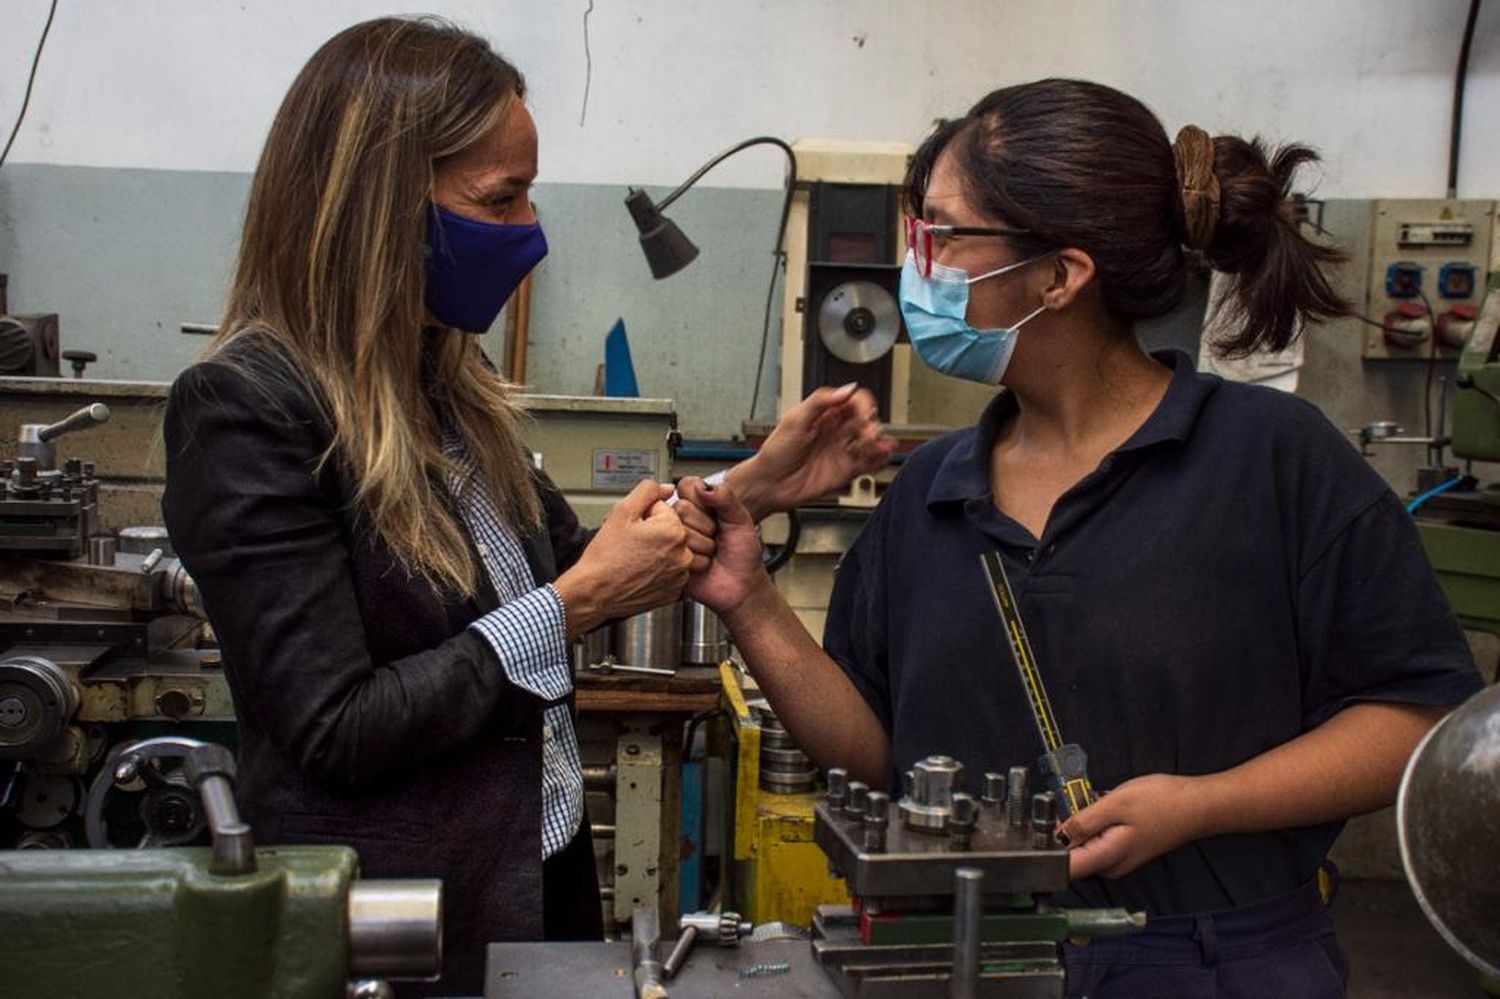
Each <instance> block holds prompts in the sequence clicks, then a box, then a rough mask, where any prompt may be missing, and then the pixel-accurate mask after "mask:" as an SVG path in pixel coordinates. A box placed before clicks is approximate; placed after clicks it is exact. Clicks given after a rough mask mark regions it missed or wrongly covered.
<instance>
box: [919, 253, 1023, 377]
mask: <svg viewBox="0 0 1500 999" xmlns="http://www.w3.org/2000/svg"><path fill="white" fill-rule="evenodd" d="M1044 256H1046V254H1045V253H1044V254H1041V255H1039V256H1035V257H1028V258H1027V259H1025V260H1022V261H1020V262H1019V263H1014V264H1008V265H1006V266H1004V267H1000V268H997V269H996V270H993V271H990V272H989V273H987V274H981V275H979V276H978V277H969V274H968V272H967V271H964V270H960V269H959V268H957V267H945V266H943V265H942V264H939V263H937V262H934V263H933V265H932V276H931V277H925V278H924V277H923V276H922V274H921V272H920V271H918V270H917V262H916V258H915V257H914V256H913V255H912V253H911V251H909V250H908V251H907V254H906V264H905V265H904V266H903V267H902V268H901V316H902V318H904V319H905V320H906V333H907V336H909V337H910V338H911V345H912V347H914V348H915V349H916V351H917V356H918V357H920V358H921V359H922V360H923V361H925V362H926V363H927V365H928V366H929V367H931V368H932V369H933V370H934V371H941V372H942V373H943V374H945V375H952V376H953V377H954V378H964V379H967V380H968V381H971V382H984V383H986V384H989V385H998V384H999V383H1000V378H1001V376H1002V375H1004V374H1005V366H1006V365H1007V364H1009V363H1010V355H1011V353H1012V352H1013V351H1014V350H1015V349H1016V334H1017V333H1018V332H1019V331H1020V329H1021V327H1022V326H1024V325H1026V324H1027V323H1028V322H1030V321H1031V320H1032V319H1034V318H1036V317H1037V316H1038V315H1040V314H1041V313H1042V312H1043V311H1045V310H1046V308H1047V306H1046V305H1039V306H1037V307H1036V308H1035V309H1033V310H1032V312H1031V313H1030V314H1029V315H1027V316H1025V317H1023V318H1022V319H1021V321H1020V322H1018V323H1016V324H1015V325H1014V326H1008V327H1002V328H1000V329H992V330H977V329H975V328H974V327H972V326H970V325H969V322H968V319H967V318H966V317H967V315H968V312H969V285H971V284H973V283H974V282H976V281H983V280H985V279H986V278H992V277H999V276H1000V275H1001V274H1009V273H1010V272H1011V271H1015V270H1020V269H1021V268H1022V267H1025V266H1026V265H1027V264H1029V263H1032V262H1033V261H1036V260H1040V259H1041V258H1042V257H1044Z"/></svg>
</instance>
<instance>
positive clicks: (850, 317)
mask: <svg viewBox="0 0 1500 999" xmlns="http://www.w3.org/2000/svg"><path fill="white" fill-rule="evenodd" d="M900 333H901V307H900V306H899V305H898V304H897V303H896V299H895V297H894V296H893V295H892V294H891V293H890V292H888V291H886V290H885V289H884V288H882V287H881V286H880V285H878V284H876V283H874V282H873V281H846V282H845V283H844V284H841V285H839V286H838V287H836V288H834V289H833V290H832V291H830V292H829V293H828V294H827V295H825V296H824V297H823V301H822V303H821V304H820V305H819V306H818V339H819V340H821V341H822V342H823V346H825V347H827V348H828V352H829V353H831V354H832V355H833V356H834V357H837V358H838V359H839V360H841V361H847V362H848V363H850V364H868V363H870V362H871V361H878V360H879V359H880V358H882V357H884V356H885V355H886V353H887V352H888V351H889V350H890V349H891V348H892V347H893V346H895V344H896V337H897V336H899V335H900Z"/></svg>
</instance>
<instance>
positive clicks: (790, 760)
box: [760, 746, 808, 770]
mask: <svg viewBox="0 0 1500 999" xmlns="http://www.w3.org/2000/svg"><path fill="white" fill-rule="evenodd" d="M767 763H773V764H775V763H780V764H785V765H791V766H793V767H795V768H796V769H798V770H806V769H807V767H808V759H807V754H806V753H804V752H803V751H802V750H800V749H772V748H770V747H768V746H762V747H761V748H760V765H761V766H765V765H766V764H767Z"/></svg>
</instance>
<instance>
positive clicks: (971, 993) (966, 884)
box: [948, 867, 984, 999]
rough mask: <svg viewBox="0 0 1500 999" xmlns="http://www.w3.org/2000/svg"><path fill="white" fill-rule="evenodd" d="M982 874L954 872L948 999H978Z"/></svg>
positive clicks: (963, 869) (964, 870) (969, 869)
mask: <svg viewBox="0 0 1500 999" xmlns="http://www.w3.org/2000/svg"><path fill="white" fill-rule="evenodd" d="M983 902H984V872H983V871H981V870H979V869H978V868H974V867H960V868H959V869H958V870H956V871H954V872H953V973H952V975H951V976H950V977H949V979H948V981H949V985H950V988H949V991H948V994H949V996H950V997H951V999H979V929H980V920H981V918H982V915H983Z"/></svg>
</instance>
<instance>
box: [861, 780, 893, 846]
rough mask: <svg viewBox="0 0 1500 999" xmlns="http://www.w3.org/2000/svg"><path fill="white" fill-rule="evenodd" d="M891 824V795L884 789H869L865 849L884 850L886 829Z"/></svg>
mask: <svg viewBox="0 0 1500 999" xmlns="http://www.w3.org/2000/svg"><path fill="white" fill-rule="evenodd" d="M890 824H891V796H890V795H888V794H886V793H885V792H884V791H871V792H870V796H869V811H867V812H866V813H865V849H866V850H868V851H870V852H871V853H884V852H885V837H886V831H887V830H888V829H889V828H890Z"/></svg>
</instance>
